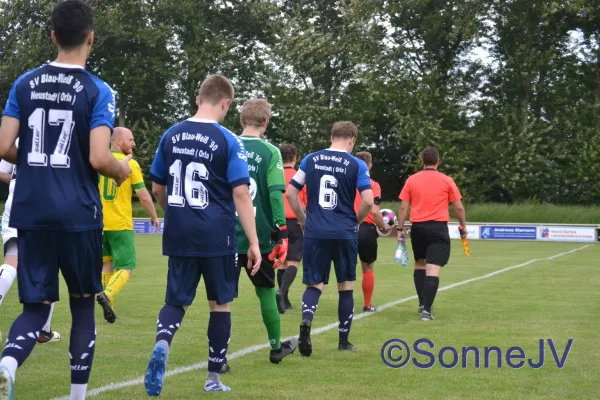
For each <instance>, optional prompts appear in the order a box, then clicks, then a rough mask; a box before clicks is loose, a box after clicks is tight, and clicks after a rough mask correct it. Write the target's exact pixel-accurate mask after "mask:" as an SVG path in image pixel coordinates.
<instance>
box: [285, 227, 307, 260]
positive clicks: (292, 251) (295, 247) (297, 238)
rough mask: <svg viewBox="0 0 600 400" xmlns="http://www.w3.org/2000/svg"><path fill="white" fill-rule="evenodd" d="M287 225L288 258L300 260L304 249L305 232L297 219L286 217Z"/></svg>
mask: <svg viewBox="0 0 600 400" xmlns="http://www.w3.org/2000/svg"><path fill="white" fill-rule="evenodd" d="M286 225H287V234H288V253H287V259H288V260H290V261H298V262H300V261H302V252H303V251H304V232H302V229H301V228H300V223H299V222H298V220H297V219H286Z"/></svg>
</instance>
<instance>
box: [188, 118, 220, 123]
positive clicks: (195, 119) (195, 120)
mask: <svg viewBox="0 0 600 400" xmlns="http://www.w3.org/2000/svg"><path fill="white" fill-rule="evenodd" d="M187 120H188V121H190V122H202V123H204V124H216V123H217V121H213V120H212V119H204V118H193V117H192V118H188V119H187Z"/></svg>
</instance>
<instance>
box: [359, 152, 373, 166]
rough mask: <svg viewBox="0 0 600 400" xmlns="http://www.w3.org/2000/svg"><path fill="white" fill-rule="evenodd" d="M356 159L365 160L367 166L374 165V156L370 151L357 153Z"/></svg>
mask: <svg viewBox="0 0 600 400" xmlns="http://www.w3.org/2000/svg"><path fill="white" fill-rule="evenodd" d="M356 158H358V159H359V160H363V161H364V162H365V163H366V164H367V165H369V164H372V163H373V156H371V153H369V152H368V151H359V152H358V153H356Z"/></svg>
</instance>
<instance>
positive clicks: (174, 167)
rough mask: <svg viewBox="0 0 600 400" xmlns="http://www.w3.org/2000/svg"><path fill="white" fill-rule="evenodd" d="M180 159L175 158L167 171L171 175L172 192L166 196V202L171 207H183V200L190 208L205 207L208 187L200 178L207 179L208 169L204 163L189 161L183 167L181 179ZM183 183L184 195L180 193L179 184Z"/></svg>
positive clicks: (181, 164) (206, 205)
mask: <svg viewBox="0 0 600 400" xmlns="http://www.w3.org/2000/svg"><path fill="white" fill-rule="evenodd" d="M182 166H183V163H182V162H181V160H175V162H174V163H173V164H171V167H169V173H170V174H171V176H172V177H173V193H171V194H170V195H169V196H168V197H167V203H169V205H170V206H173V207H184V206H185V201H186V200H187V202H188V204H189V206H190V207H192V208H197V209H201V210H202V209H205V208H206V207H208V189H206V186H204V184H203V183H202V182H201V180H204V181H206V180H208V170H207V169H206V166H205V165H204V164H201V163H198V162H191V163H189V164H188V165H187V167H186V168H185V178H184V179H183V181H182V179H181V178H182V176H181V169H182ZM182 184H183V185H184V190H183V191H184V192H185V197H183V196H182V195H181V192H182V190H181V185H182Z"/></svg>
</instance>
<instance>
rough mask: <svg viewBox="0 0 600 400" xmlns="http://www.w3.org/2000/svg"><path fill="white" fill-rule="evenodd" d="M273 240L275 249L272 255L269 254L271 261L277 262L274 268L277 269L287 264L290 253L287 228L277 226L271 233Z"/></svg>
mask: <svg viewBox="0 0 600 400" xmlns="http://www.w3.org/2000/svg"><path fill="white" fill-rule="evenodd" d="M271 240H273V241H274V242H275V247H274V248H273V251H272V252H271V254H269V260H270V261H273V260H274V261H275V262H274V263H273V268H277V267H279V266H281V265H283V263H284V262H285V260H286V259H287V252H288V236H287V226H286V225H283V226H279V225H275V228H274V229H273V233H271Z"/></svg>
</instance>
